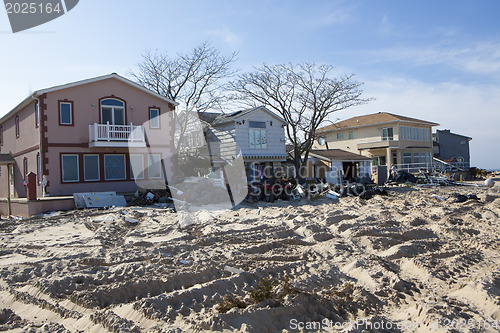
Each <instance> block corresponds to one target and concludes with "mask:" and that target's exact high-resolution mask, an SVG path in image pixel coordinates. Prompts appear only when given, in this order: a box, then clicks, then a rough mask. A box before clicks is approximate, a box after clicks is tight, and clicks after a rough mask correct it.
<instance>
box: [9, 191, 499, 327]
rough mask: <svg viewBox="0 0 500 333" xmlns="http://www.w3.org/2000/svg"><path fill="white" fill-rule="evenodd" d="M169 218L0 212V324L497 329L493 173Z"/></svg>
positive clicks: (137, 211) (129, 210) (135, 211)
mask: <svg viewBox="0 0 500 333" xmlns="http://www.w3.org/2000/svg"><path fill="white" fill-rule="evenodd" d="M457 194H475V195H477V197H478V198H479V201H477V200H467V201H466V202H463V203H456V202H453V201H454V198H455V195H457ZM438 197H441V198H438ZM443 198H444V199H445V200H441V199H443ZM260 207H262V209H260V210H259V208H260ZM179 215H182V214H176V213H173V212H171V211H169V210H161V209H154V208H141V207H126V208H119V209H113V210H109V211H103V210H87V211H71V212H67V213H65V214H62V215H60V216H57V215H54V216H50V217H47V218H31V219H25V220H2V221H1V223H0V244H2V248H1V249H0V309H2V310H0V330H11V331H12V332H16V331H18V332H22V331H30V332H67V331H69V332H79V331H83V332H106V331H110V332H193V331H196V332H204V331H212V330H216V331H222V332H230V331H238V332H297V331H299V329H302V328H303V331H321V330H323V331H333V332H336V331H339V332H340V331H346V332H347V331H348V332H361V331H363V329H366V331H367V332H383V331H384V330H382V329H383V328H385V329H386V330H385V332H429V331H433V332H446V331H447V330H448V329H450V328H454V326H453V325H462V326H458V327H455V328H457V330H456V331H457V332H483V331H484V332H498V331H499V329H497V328H495V327H494V325H495V323H496V322H498V321H499V320H500V219H499V215H500V193H499V187H498V185H497V187H495V188H493V189H487V188H484V187H471V186H462V187H434V188H415V187H414V188H405V187H398V188H393V189H390V190H389V195H388V196H380V195H377V196H375V197H374V198H372V199H370V200H363V199H360V198H358V197H345V198H341V199H340V200H338V201H337V202H335V201H333V200H331V199H328V198H320V199H317V200H313V201H309V200H306V199H302V200H300V201H290V202H286V201H279V202H275V203H263V202H258V203H254V204H249V203H247V204H244V205H241V207H239V208H238V209H233V210H224V211H216V212H209V211H205V210H202V211H199V212H197V213H194V215H195V217H196V221H197V223H196V224H194V225H190V226H188V227H186V228H180V227H179V218H183V217H182V216H179ZM125 217H127V221H125ZM135 220H137V221H138V222H137V223H136V222H135ZM356 321H357V324H355V322H356ZM342 323H343V324H344V327H343V328H342V327H341V324H342ZM349 324H352V325H351V326H349ZM464 324H466V325H465V326H464ZM485 326H486V327H485ZM492 326H493V327H492ZM377 328H379V330H376V329H377ZM370 329H371V330H370Z"/></svg>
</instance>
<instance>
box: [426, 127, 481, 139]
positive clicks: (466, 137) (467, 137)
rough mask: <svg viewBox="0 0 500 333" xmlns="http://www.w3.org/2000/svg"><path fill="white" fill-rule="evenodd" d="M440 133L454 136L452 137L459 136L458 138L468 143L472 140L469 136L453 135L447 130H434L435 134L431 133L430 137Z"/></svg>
mask: <svg viewBox="0 0 500 333" xmlns="http://www.w3.org/2000/svg"><path fill="white" fill-rule="evenodd" d="M440 133H443V134H450V135H454V136H459V137H462V138H464V139H467V140H469V141H470V140H472V138H471V137H470V136H467V135H462V134H457V133H453V132H451V131H450V130H448V129H445V130H436V133H432V136H436V135H437V136H439V134H440Z"/></svg>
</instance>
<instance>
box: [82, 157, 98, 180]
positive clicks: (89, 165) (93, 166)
mask: <svg viewBox="0 0 500 333" xmlns="http://www.w3.org/2000/svg"><path fill="white" fill-rule="evenodd" d="M99 171H100V170H99V155H94V154H92V155H91V154H89V155H87V154H85V155H83V179H85V181H99V180H100V179H101V176H100V173H99Z"/></svg>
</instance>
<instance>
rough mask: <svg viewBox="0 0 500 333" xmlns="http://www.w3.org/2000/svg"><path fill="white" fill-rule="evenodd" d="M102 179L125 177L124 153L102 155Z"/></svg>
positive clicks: (122, 178)
mask: <svg viewBox="0 0 500 333" xmlns="http://www.w3.org/2000/svg"><path fill="white" fill-rule="evenodd" d="M104 179H105V180H124V179H127V173H126V169H125V155H104Z"/></svg>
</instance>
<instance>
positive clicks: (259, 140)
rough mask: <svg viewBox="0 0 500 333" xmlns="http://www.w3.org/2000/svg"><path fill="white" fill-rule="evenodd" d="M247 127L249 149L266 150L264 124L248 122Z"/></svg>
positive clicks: (262, 122) (261, 122)
mask: <svg viewBox="0 0 500 333" xmlns="http://www.w3.org/2000/svg"><path fill="white" fill-rule="evenodd" d="M248 126H249V127H250V129H249V136H250V149H267V132H266V130H265V128H266V123H265V122H264V121H249V122H248ZM262 128H264V129H262Z"/></svg>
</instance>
